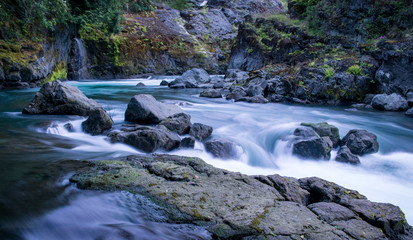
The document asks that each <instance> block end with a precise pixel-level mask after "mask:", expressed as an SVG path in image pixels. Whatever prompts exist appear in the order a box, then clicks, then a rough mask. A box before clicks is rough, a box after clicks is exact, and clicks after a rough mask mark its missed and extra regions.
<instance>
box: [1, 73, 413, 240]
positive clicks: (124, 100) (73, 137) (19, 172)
mask: <svg viewBox="0 0 413 240" xmlns="http://www.w3.org/2000/svg"><path fill="white" fill-rule="evenodd" d="M162 79H166V80H168V81H170V80H172V79H173V78H172V77H162V78H154V79H149V80H147V79H135V80H113V81H82V82H68V83H69V84H71V85H74V86H77V87H79V89H80V90H82V91H83V92H84V93H85V94H86V95H87V96H88V97H90V98H93V99H95V100H96V101H98V102H99V103H100V104H101V105H102V106H103V107H104V108H105V109H106V110H107V111H108V112H109V114H110V115H111V116H112V118H113V119H114V121H115V128H120V127H121V124H123V123H125V122H124V121H123V118H124V117H123V116H124V112H125V110H126V107H127V104H128V102H129V100H130V98H131V97H132V96H133V95H135V94H152V95H153V96H154V97H155V98H156V99H158V100H160V101H163V102H168V103H173V104H177V105H179V106H181V107H182V108H183V109H184V111H185V112H187V113H189V114H190V115H191V116H192V122H201V123H204V124H208V125H211V126H213V127H214V132H213V135H212V137H213V138H228V139H231V140H233V141H234V142H236V143H238V144H239V145H240V146H241V148H240V149H239V152H240V154H239V157H238V158H237V159H230V160H222V159H216V158H213V157H212V156H211V155H209V154H208V153H206V152H205V151H204V149H203V146H202V144H201V143H197V144H196V147H195V149H194V150H177V151H174V152H172V153H173V154H180V155H188V156H198V157H201V158H202V159H204V160H205V161H207V162H208V163H210V164H212V165H214V166H216V167H220V168H225V169H228V170H232V171H239V172H243V173H246V174H254V175H255V174H275V173H277V174H280V175H284V176H292V177H297V178H301V177H310V176H317V177H321V178H324V179H326V180H329V181H333V182H336V183H338V184H340V185H343V186H345V187H347V188H351V189H355V190H358V191H359V192H360V193H362V194H364V195H366V196H367V197H368V198H369V199H370V200H372V201H378V202H389V203H392V204H395V205H398V206H400V207H401V209H402V210H403V211H404V212H405V213H406V217H407V220H408V221H409V222H410V223H412V222H413V206H411V203H412V202H413V175H412V174H411V173H412V172H413V144H412V143H413V119H412V118H407V117H405V116H404V115H403V114H402V113H383V112H370V111H359V110H355V109H351V108H332V107H316V106H303V105H288V104H273V103H271V104H250V103H233V102H230V101H227V100H225V99H206V98H200V97H199V92H200V90H198V89H184V90H182V89H181V90H176V89H169V88H167V87H161V86H159V83H160V81H161V80H162ZM138 82H143V83H145V84H146V85H147V87H143V88H137V87H135V85H136V84H137V83H138ZM37 91H38V89H29V90H13V91H1V92H0V99H1V105H0V127H1V132H0V164H1V168H0V183H1V185H0V226H1V227H0V231H1V232H0V234H3V235H4V236H6V237H7V238H10V239H13V238H16V239H19V238H25V239H79V236H83V237H82V239H97V238H99V237H100V236H112V237H113V238H116V236H122V234H127V235H128V234H129V235H130V236H140V237H141V238H140V239H185V238H184V237H183V236H186V238H187V239H200V238H201V239H203V238H204V239H208V238H209V235H208V234H207V233H206V232H205V230H203V229H200V228H196V227H194V226H191V225H174V224H167V223H163V222H162V221H163V220H162V214H161V213H160V212H159V213H158V212H157V207H156V206H153V208H150V210H148V209H147V207H145V208H144V207H140V206H141V205H142V204H141V202H142V201H146V200H145V199H144V198H143V197H139V196H134V195H131V194H128V193H110V194H108V193H99V192H89V191H80V190H77V189H76V188H75V186H73V185H71V184H70V183H69V182H68V178H69V177H70V173H68V175H62V173H60V172H49V170H48V166H49V165H50V164H53V163H59V162H61V161H65V160H88V159H101V158H112V157H118V156H124V155H130V154H135V153H140V152H139V151H138V150H136V149H133V148H132V147H129V146H126V145H123V144H110V143H109V142H107V141H106V139H105V137H104V136H90V135H87V134H84V133H82V132H81V129H80V124H81V122H82V121H84V118H82V117H77V116H46V115H45V116H41V115H39V116H28V115H22V114H21V110H22V109H23V108H24V107H25V106H26V105H27V104H28V103H29V102H30V100H31V99H32V98H33V97H34V95H35V93H36V92H37ZM321 121H327V122H329V123H330V124H333V125H335V126H337V127H338V128H339V130H340V135H341V136H342V137H343V136H344V135H345V134H346V133H347V132H348V130H350V129H354V128H361V129H367V130H368V131H371V132H373V133H375V134H376V135H377V136H378V141H379V144H380V149H379V152H378V153H376V154H372V155H367V156H364V157H361V162H362V164H361V165H360V166H350V165H346V164H341V163H336V162H334V161H333V160H331V161H328V162H324V161H310V160H300V159H298V158H296V157H294V156H292V155H291V146H289V145H288V142H287V141H285V139H286V137H287V136H288V135H290V134H292V132H293V131H294V129H295V128H296V127H298V126H299V125H300V123H301V122H321ZM68 122H71V123H72V124H73V125H74V126H75V129H76V132H74V133H69V132H67V131H66V130H65V129H64V128H63V125H64V124H66V123H68ZM335 153H336V152H333V153H332V155H333V156H332V159H334V155H335ZM142 199H143V200H142ZM145 206H146V205H145ZM154 212H155V213H157V214H155V215H159V217H155V218H153V217H151V216H154V214H153V213H154ZM172 232H173V233H176V234H177V235H174V234H171V233H172ZM0 236H1V235H0Z"/></svg>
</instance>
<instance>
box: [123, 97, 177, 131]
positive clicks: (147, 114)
mask: <svg viewBox="0 0 413 240" xmlns="http://www.w3.org/2000/svg"><path fill="white" fill-rule="evenodd" d="M182 112H183V111H182V109H181V108H180V107H178V106H176V105H172V104H166V103H161V102H158V101H157V100H156V99H155V98H154V97H153V96H151V95H147V94H140V95H135V96H133V97H132V99H131V100H130V102H129V104H128V108H127V109H126V112H125V121H129V122H133V123H139V124H154V123H159V122H161V121H163V120H165V119H166V118H168V117H171V116H173V115H175V114H177V113H182Z"/></svg>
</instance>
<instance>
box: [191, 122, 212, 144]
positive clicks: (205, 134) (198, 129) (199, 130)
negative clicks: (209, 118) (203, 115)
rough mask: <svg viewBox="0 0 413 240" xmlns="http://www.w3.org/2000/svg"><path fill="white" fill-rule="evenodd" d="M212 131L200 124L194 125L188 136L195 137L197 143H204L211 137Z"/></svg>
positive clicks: (209, 127)
mask: <svg viewBox="0 0 413 240" xmlns="http://www.w3.org/2000/svg"><path fill="white" fill-rule="evenodd" d="M212 131H213V128H212V127H211V126H208V125H205V124H202V123H194V124H193V125H192V127H191V130H190V131H189V135H191V136H193V137H195V139H196V140H198V141H204V140H205V139H207V138H209V136H211V134H212Z"/></svg>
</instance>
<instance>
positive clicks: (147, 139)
mask: <svg viewBox="0 0 413 240" xmlns="http://www.w3.org/2000/svg"><path fill="white" fill-rule="evenodd" d="M125 130H126V131H123V132H111V133H109V134H108V137H109V139H110V141H111V142H112V143H125V144H128V145H131V146H133V147H135V148H137V149H139V150H141V151H143V152H146V153H151V152H155V151H156V150H158V149H163V150H166V151H171V150H173V149H176V148H178V147H179V145H180V143H181V138H180V137H179V135H178V134H176V133H174V132H171V131H169V130H168V129H166V128H165V127H163V126H162V127H148V126H137V127H135V128H134V129H125Z"/></svg>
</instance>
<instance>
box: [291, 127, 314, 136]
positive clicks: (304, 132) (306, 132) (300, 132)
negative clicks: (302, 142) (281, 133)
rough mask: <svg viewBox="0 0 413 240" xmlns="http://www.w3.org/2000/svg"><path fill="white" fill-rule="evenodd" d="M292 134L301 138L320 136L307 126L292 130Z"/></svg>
mask: <svg viewBox="0 0 413 240" xmlns="http://www.w3.org/2000/svg"><path fill="white" fill-rule="evenodd" d="M294 136H297V137H301V138H312V137H320V136H319V135H318V134H317V133H316V132H315V131H314V130H313V129H311V128H308V127H299V128H296V129H295V130H294Z"/></svg>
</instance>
